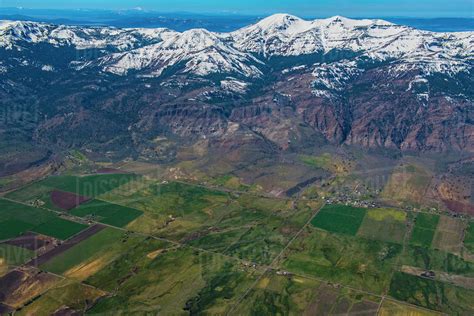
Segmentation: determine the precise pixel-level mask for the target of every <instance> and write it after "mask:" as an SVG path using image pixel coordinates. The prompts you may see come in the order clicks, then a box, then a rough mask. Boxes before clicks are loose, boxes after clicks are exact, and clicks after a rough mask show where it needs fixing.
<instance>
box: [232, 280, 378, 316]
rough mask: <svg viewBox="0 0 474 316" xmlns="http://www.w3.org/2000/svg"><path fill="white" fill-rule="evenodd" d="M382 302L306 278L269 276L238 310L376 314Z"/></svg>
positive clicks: (257, 312)
mask: <svg viewBox="0 0 474 316" xmlns="http://www.w3.org/2000/svg"><path fill="white" fill-rule="evenodd" d="M379 302H380V298H377V297H373V296H370V295H365V294H362V293H359V292H356V291H351V290H347V289H341V288H339V287H337V286H331V285H329V284H326V283H324V282H320V281H316V280H314V279H310V278H307V277H302V276H295V275H278V274H276V273H275V272H269V273H267V274H266V275H264V276H263V278H262V279H261V280H260V281H259V282H258V284H257V285H256V286H255V287H254V288H253V289H252V290H251V291H250V292H249V294H248V295H247V296H246V297H245V298H244V299H243V300H242V302H241V303H240V304H239V305H238V306H237V308H236V312H235V313H236V314H238V315H328V314H333V315H343V314H354V315H355V314H367V315H370V314H373V313H375V311H376V310H377V307H378V304H379Z"/></svg>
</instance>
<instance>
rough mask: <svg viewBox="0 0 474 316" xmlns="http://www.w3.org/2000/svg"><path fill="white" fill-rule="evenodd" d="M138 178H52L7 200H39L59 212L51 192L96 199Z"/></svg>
mask: <svg viewBox="0 0 474 316" xmlns="http://www.w3.org/2000/svg"><path fill="white" fill-rule="evenodd" d="M138 178H139V176H137V175H133V174H104V175H89V176H71V175H65V176H54V177H49V178H47V179H45V180H42V181H39V182H35V183H33V184H30V185H27V186H25V187H23V188H21V189H19V190H16V191H14V192H11V193H8V194H7V195H6V197H7V198H9V199H12V200H15V201H20V202H33V201H35V200H41V201H43V203H44V206H45V207H48V208H51V209H54V210H58V211H61V209H58V208H57V207H56V206H55V205H54V204H53V203H51V200H50V193H51V191H53V190H60V191H66V192H71V193H75V194H78V195H84V196H89V197H96V196H99V195H101V194H104V193H106V192H109V191H111V190H114V189H116V188H118V187H120V186H127V185H129V184H130V183H131V182H132V181H133V180H136V179H138Z"/></svg>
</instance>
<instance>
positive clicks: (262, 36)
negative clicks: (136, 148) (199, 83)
mask: <svg viewBox="0 0 474 316" xmlns="http://www.w3.org/2000/svg"><path fill="white" fill-rule="evenodd" d="M0 38H1V41H0V47H5V48H7V49H14V48H19V47H22V45H23V44H25V43H49V44H51V45H53V46H67V45H69V46H73V47H75V48H76V49H105V48H109V51H108V53H107V52H105V53H104V54H98V55H97V56H96V57H97V58H96V60H94V61H87V62H86V63H85V64H82V65H80V66H79V67H77V63H73V65H74V67H77V68H78V69H84V68H86V67H97V66H99V67H100V68H101V69H102V70H103V71H105V72H110V73H114V74H118V75H125V74H128V73H129V72H130V71H133V72H135V73H137V72H141V71H143V72H144V73H143V74H140V75H147V76H160V75H161V74H162V73H163V71H164V70H165V69H167V68H172V67H173V66H176V65H180V66H182V68H183V69H181V72H184V73H193V74H195V75H199V76H207V75H209V74H213V73H223V74H233V75H242V76H248V77H259V76H261V75H262V73H263V72H264V71H265V65H266V64H268V60H269V59H271V58H272V57H275V56H278V57H298V56H309V55H318V56H322V57H324V56H325V55H327V54H332V55H334V54H336V55H337V54H339V55H340V56H339V57H338V58H336V59H337V60H335V61H337V62H338V63H340V62H341V60H347V62H348V65H349V63H351V62H353V61H364V62H365V61H367V60H372V61H378V62H380V61H390V62H391V63H393V65H394V69H399V70H400V71H406V70H410V69H414V68H418V69H421V70H423V71H424V72H425V73H436V72H439V73H457V72H460V71H468V70H469V69H470V68H471V67H472V64H473V60H474V33H473V32H464V33H434V32H428V31H420V30H416V29H413V28H410V27H407V26H400V25H395V24H392V23H390V22H387V21H383V20H352V19H347V18H344V17H340V16H336V17H332V18H328V19H321V20H314V21H306V20H303V19H300V18H298V17H295V16H292V15H288V14H276V15H272V16H270V17H268V18H265V19H263V20H261V21H260V22H258V23H256V24H254V25H250V26H248V27H244V28H242V29H239V30H237V31H234V32H231V33H213V32H209V31H206V30H203V29H194V30H190V31H186V32H182V33H179V32H174V31H171V30H168V29H116V28H100V27H97V28H92V27H86V28H83V27H70V26H54V25H48V24H42V23H32V22H11V21H4V22H1V24H0ZM317 62H319V60H317V59H316V58H315V63H317Z"/></svg>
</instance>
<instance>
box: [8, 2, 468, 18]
mask: <svg viewBox="0 0 474 316" xmlns="http://www.w3.org/2000/svg"><path fill="white" fill-rule="evenodd" d="M1 7H24V8H35V9H112V10H118V9H120V10H121V9H143V10H154V11H160V12H193V13H235V14H251V15H256V14H273V13H281V12H284V13H291V14H295V15H300V16H318V17H324V16H333V15H344V16H349V17H361V16H364V17H386V16H399V17H474V0H352V1H348V0H344V1H343V0H135V1H132V0H0V10H1Z"/></svg>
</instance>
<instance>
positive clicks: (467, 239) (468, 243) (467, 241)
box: [463, 222, 474, 254]
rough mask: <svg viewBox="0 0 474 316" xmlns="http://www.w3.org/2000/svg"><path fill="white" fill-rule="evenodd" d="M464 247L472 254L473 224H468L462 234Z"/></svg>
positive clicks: (473, 252) (473, 243)
mask: <svg viewBox="0 0 474 316" xmlns="http://www.w3.org/2000/svg"><path fill="white" fill-rule="evenodd" d="M463 243H464V247H466V249H467V250H468V251H469V252H470V253H472V254H474V222H470V223H469V225H468V227H467V229H466V231H465V233H464V242H463Z"/></svg>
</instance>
